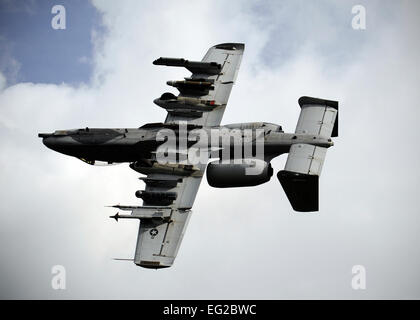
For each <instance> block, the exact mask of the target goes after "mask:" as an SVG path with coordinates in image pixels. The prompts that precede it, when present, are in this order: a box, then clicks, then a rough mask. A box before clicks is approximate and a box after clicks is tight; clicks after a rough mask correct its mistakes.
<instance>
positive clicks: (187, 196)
mask: <svg viewBox="0 0 420 320" xmlns="http://www.w3.org/2000/svg"><path fill="white" fill-rule="evenodd" d="M244 49H245V46H244V44H242V43H223V44H218V45H215V46H213V47H211V48H210V49H209V50H208V52H207V54H206V55H205V56H204V58H203V59H202V60H201V61H189V60H185V59H175V58H159V59H157V60H155V61H154V62H153V64H155V65H163V66H173V67H184V68H186V69H187V70H189V71H190V72H191V73H192V74H191V75H190V76H189V77H186V78H184V79H183V80H179V81H168V82H167V84H168V85H170V86H173V87H175V88H176V89H177V90H178V91H179V95H178V96H176V95H174V94H172V93H164V94H163V95H162V96H161V97H160V98H158V99H156V100H154V102H155V104H157V105H158V106H160V107H162V108H164V109H165V110H166V111H167V113H168V114H167V117H166V120H165V122H164V123H149V124H146V125H144V126H142V127H140V128H134V129H125V128H123V129H94V128H84V129H76V130H58V131H55V132H54V133H40V134H39V137H41V138H43V143H44V144H45V145H46V146H47V147H48V148H50V149H52V150H55V151H57V152H61V153H63V154H66V155H69V156H73V157H76V158H79V159H81V160H83V161H84V162H86V163H88V164H90V165H95V164H97V163H98V162H100V161H102V162H105V163H107V164H112V163H122V162H127V163H130V167H131V168H132V169H133V170H135V171H137V172H139V173H141V174H144V175H145V176H144V177H142V178H140V179H142V180H143V181H144V183H145V185H146V187H145V190H139V191H137V192H136V193H135V195H136V196H137V197H138V198H141V199H142V200H143V205H142V206H123V205H115V206H113V207H114V208H117V209H119V210H122V211H130V212H131V214H119V213H117V214H116V215H115V216H112V218H114V219H115V220H117V221H118V219H139V220H140V227H139V233H138V239H137V246H136V250H135V256H134V259H133V261H134V263H135V264H136V265H138V266H141V267H144V268H153V269H159V268H165V267H170V266H172V264H173V263H174V260H175V257H176V255H177V252H178V249H179V247H180V244H181V241H182V237H183V235H184V232H185V230H186V227H187V224H188V220H189V218H190V216H191V208H192V206H193V203H194V199H195V197H196V194H197V191H198V188H199V185H200V182H201V180H202V177H203V174H204V172H205V170H206V168H207V174H206V175H207V180H208V183H209V185H210V186H213V187H218V188H229V187H249V186H256V185H259V184H262V183H265V182H267V181H269V180H270V178H271V176H272V175H273V169H272V167H271V164H270V161H271V160H272V159H273V158H274V157H277V156H278V155H280V154H283V153H289V155H288V158H287V162H286V165H285V169H284V170H281V171H279V172H278V173H277V178H278V179H279V181H280V183H281V185H282V187H283V189H284V191H285V193H286V196H287V198H288V199H289V201H290V203H291V205H292V207H293V209H294V210H295V211H302V212H308V211H318V178H319V176H320V173H321V168H322V165H323V162H324V158H325V155H326V151H327V149H328V148H329V147H331V146H332V145H333V142H332V140H331V137H337V136H338V102H337V101H331V100H325V99H318V98H311V97H301V98H300V99H299V105H300V107H301V113H300V117H299V120H298V123H297V126H296V130H295V132H294V133H285V132H284V131H283V130H282V127H281V126H280V125H276V124H272V123H266V122H253V123H239V124H231V125H225V126H221V125H220V122H221V120H222V116H223V113H224V111H225V109H226V105H227V102H228V98H229V95H230V92H231V89H232V86H233V85H234V83H235V81H236V77H237V74H238V70H239V66H240V63H241V59H242V55H243V52H244ZM197 131H199V132H200V133H199V134H195V139H194V134H193V133H197ZM233 131H234V132H236V133H238V132H239V138H243V139H242V140H241V139H239V142H238V140H235V139H230V137H229V138H228V139H227V140H226V139H224V138H223V137H224V135H225V133H226V132H228V133H230V132H233ZM162 132H167V134H166V136H165V134H164V135H163V137H162ZM247 132H248V133H249V132H250V134H247ZM214 133H216V134H217V138H216V139H213V138H211V139H210V140H213V141H211V142H210V141H208V139H204V138H203V137H209V136H211V137H213V136H214ZM191 136H193V137H192V138H191ZM197 136H199V137H198V138H197ZM171 137H172V138H173V139H170V138H171ZM169 140H171V141H172V144H170V143H169V142H170V141H169ZM174 141H175V142H174ZM181 145H184V147H183V148H181ZM238 145H239V146H240V148H239V156H238V155H237V153H235V151H236V150H237V149H235V147H237V146H238ZM245 145H248V146H251V147H250V149H251V152H248V153H246V152H245ZM162 146H166V147H165V148H163V151H162ZM258 147H261V149H260V152H258ZM191 150H195V151H197V150H198V151H205V154H207V155H209V157H208V158H204V160H203V161H194V162H193V161H189V157H188V155H189V154H190V151H191ZM261 150H262V152H261ZM225 151H226V154H227V161H226V159H222V158H223V156H224V152H225ZM213 157H214V158H219V159H217V160H214V161H211V162H210V163H209V164H208V162H207V160H208V159H211V158H213ZM162 158H163V159H165V161H161V160H162ZM224 158H226V157H224ZM168 159H169V160H168ZM200 159H201V158H200ZM238 160H240V161H239V162H238ZM248 169H257V170H255V171H254V172H250V171H249V170H248Z"/></svg>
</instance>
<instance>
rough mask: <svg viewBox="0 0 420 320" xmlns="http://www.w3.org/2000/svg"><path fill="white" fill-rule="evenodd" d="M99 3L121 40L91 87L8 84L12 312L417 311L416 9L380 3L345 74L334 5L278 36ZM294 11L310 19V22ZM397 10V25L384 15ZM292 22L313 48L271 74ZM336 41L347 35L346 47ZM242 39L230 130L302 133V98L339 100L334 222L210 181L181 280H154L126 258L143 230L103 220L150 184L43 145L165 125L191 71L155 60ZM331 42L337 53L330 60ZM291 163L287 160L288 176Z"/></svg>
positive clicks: (245, 12) (4, 198) (108, 51)
mask: <svg viewBox="0 0 420 320" xmlns="http://www.w3.org/2000/svg"><path fill="white" fill-rule="evenodd" d="M93 3H94V5H95V6H96V7H97V8H98V10H99V11H100V12H101V13H102V14H103V19H104V20H103V22H104V24H105V26H106V27H107V28H108V32H107V33H106V34H105V36H104V38H100V37H99V36H98V35H95V34H94V36H93V39H94V41H95V48H96V49H95V54H94V65H95V68H94V73H93V75H92V81H91V83H89V84H88V85H82V86H79V87H71V86H68V85H66V84H62V85H53V84H34V83H18V84H16V85H11V86H8V87H7V88H6V87H5V85H2V83H5V80H2V79H4V76H3V77H2V76H1V74H0V88H3V91H0V133H1V138H0V149H1V150H2V152H1V154H0V174H1V177H2V179H1V182H0V184H1V190H2V192H1V193H0V212H2V215H1V216H0V224H1V226H2V227H1V231H2V232H1V233H0V240H1V241H2V242H3V243H10V244H11V245H10V246H3V247H2V248H1V249H0V255H1V257H2V261H7V264H6V265H5V264H2V266H1V267H0V268H1V269H0V276H1V278H2V279H0V280H1V282H2V283H4V286H3V288H6V289H7V290H8V291H2V292H1V295H2V296H3V297H26V298H28V297H32V298H40V297H48V298H112V297H113V298H177V299H183V298H268V299H270V298H364V297H373V298H382V297H399V298H404V297H405V298H418V297H419V293H420V291H419V279H418V276H417V270H418V267H419V261H418V260H417V259H415V258H413V257H416V256H418V252H416V248H417V247H418V245H419V243H418V239H417V237H416V235H417V233H418V215H417V212H416V210H415V208H416V206H417V204H416V202H415V201H416V191H415V190H417V189H418V187H419V182H418V181H419V178H420V173H419V170H418V166H417V158H418V155H419V153H418V151H417V147H416V146H417V140H418V133H417V130H416V128H417V123H416V121H417V119H418V118H419V111H418V110H417V107H416V101H419V98H420V97H419V93H418V90H417V87H418V83H419V79H418V74H417V72H416V68H414V67H413V66H415V65H416V64H417V60H418V53H419V41H418V39H417V38H416V30H418V21H417V18H416V17H415V15H414V13H413V12H415V10H410V9H404V7H403V6H402V5H401V7H400V6H397V5H394V6H393V7H392V8H396V9H395V10H390V9H389V8H382V7H381V5H371V7H369V8H368V16H367V19H368V24H367V25H368V27H367V30H366V31H364V32H365V33H364V34H357V35H355V36H353V37H352V38H351V43H346V44H345V45H346V46H348V47H351V46H358V47H357V50H354V51H352V52H355V53H354V57H352V58H348V57H346V59H345V60H343V61H338V60H337V57H335V59H334V60H329V58H330V55H329V54H326V53H325V52H324V51H323V50H324V49H325V48H328V50H334V49H332V48H334V46H333V44H335V45H337V46H340V45H342V44H343V43H344V42H345V41H346V39H342V38H341V37H340V35H341V34H342V32H344V31H343V30H345V28H346V27H345V26H344V25H348V27H350V21H351V10H350V7H349V8H347V6H350V2H343V4H340V5H337V4H336V3H333V4H331V3H330V2H322V4H323V6H322V7H321V8H317V7H316V6H312V7H311V9H310V10H308V9H305V7H299V5H297V6H294V5H290V4H289V3H287V4H288V6H287V7H286V8H284V7H281V6H279V5H278V3H277V2H272V3H270V6H269V7H268V8H267V10H266V11H269V12H271V14H272V16H274V17H277V16H278V17H281V19H283V20H281V19H280V18H276V19H272V20H270V21H267V20H266V17H265V15H261V14H260V13H258V12H257V9H256V6H255V5H252V4H251V5H249V4H248V3H247V2H239V3H236V2H235V3H233V2H232V3H229V4H227V3H225V2H218V1H216V2H208V1H195V2H193V3H191V2H189V1H177V2H169V1H168V2H165V3H161V2H159V3H156V2H140V1H127V2H126V3H125V5H124V6H122V5H121V4H120V3H116V2H113V1H94V2H93ZM407 4H408V8H410V6H417V4H413V3H407ZM325 8H328V9H329V10H327V11H324V10H325ZM284 9H288V10H286V11H284ZM282 10H283V11H282ZM293 10H300V11H298V12H297V18H296V17H295V18H293ZM334 10H338V11H334ZM389 11H392V12H393V20H392V21H391V22H390V21H388V20H387V19H386V18H385V17H384V16H386V14H388V12H389ZM284 12H289V13H290V15H291V17H287V15H286V14H285V13H284ZM334 12H339V13H340V14H339V16H340V19H341V17H342V18H344V17H346V16H345V14H344V13H342V12H348V14H349V20H348V21H344V22H342V23H343V26H337V25H336V24H337V21H338V22H339V21H341V20H340V19H331V18H328V19H325V20H324V19H322V18H323V17H324V16H328V17H329V15H331V14H332V13H334ZM384 12H385V13H386V14H385V13H384ZM370 15H371V17H372V20H373V21H372V20H369V17H370ZM309 16H310V17H315V18H313V19H314V21H323V23H322V25H321V26H319V25H318V24H316V23H313V24H312V23H311V22H310V21H305V25H306V24H309V26H310V27H311V28H312V29H313V30H312V32H313V34H314V35H316V37H315V38H314V39H311V38H312V37H311V36H308V35H307V34H306V33H305V32H304V30H306V29H305V28H306V27H303V26H302V24H303V23H302V20H303V19H305V17H309ZM284 21H287V24H285V25H284V27H285V28H290V34H287V32H286V35H287V37H285V38H282V39H283V41H288V40H290V41H296V39H295V38H294V37H298V39H299V41H297V42H298V44H299V45H298V46H297V47H296V52H293V53H292V54H291V55H290V56H289V57H288V58H287V59H285V60H284V61H282V63H280V64H274V65H272V64H269V63H267V61H265V59H267V56H266V55H264V54H263V50H266V49H267V46H271V50H273V52H275V51H276V48H278V50H281V49H282V46H283V43H278V42H276V41H273V39H275V34H273V30H274V29H275V28H274V27H277V26H276V23H278V24H279V25H280V24H281V23H284ZM273 24H274V26H273ZM328 30H336V31H335V32H334V34H333V39H334V40H333V41H332V42H331V43H329V40H328V37H327V36H326V32H328ZM337 30H338V31H337ZM354 32H357V31H354ZM359 36H360V39H359V40H358V37H359ZM227 41H229V42H231V41H243V42H245V43H246V52H245V56H244V59H243V62H242V68H241V71H240V73H239V77H238V82H237V84H236V85H235V88H234V90H233V91H232V95H231V99H230V102H229V107H228V109H227V111H226V113H225V117H224V121H223V123H233V122H248V121H269V122H274V123H279V124H282V125H283V127H284V129H286V131H289V132H290V131H293V130H294V126H295V124H296V121H297V117H298V114H299V107H298V105H297V99H298V98H299V97H300V96H301V95H314V96H318V97H323V98H331V99H338V100H339V101H340V137H339V138H337V139H336V144H335V146H334V147H333V148H332V149H331V150H330V151H329V152H328V155H327V159H326V163H325V166H324V170H323V176H322V177H321V185H320V189H321V191H320V202H321V212H320V213H319V214H315V215H307V214H304V215H299V214H296V213H293V212H292V211H291V209H290V206H289V203H288V202H287V199H286V197H285V196H284V194H283V191H282V189H281V186H280V184H279V183H278V181H277V180H276V178H275V177H273V181H271V182H269V183H267V184H265V185H263V186H260V187H256V188H245V189H232V190H217V189H211V188H209V187H208V185H207V183H206V182H205V181H203V183H202V186H201V190H200V191H199V194H198V196H197V199H196V203H195V206H194V214H193V216H192V219H191V222H190V225H189V229H188V231H187V233H186V236H185V238H184V241H183V244H182V247H181V250H180V253H179V256H178V258H177V260H176V264H175V265H174V266H173V267H172V268H170V269H167V270H160V271H159V272H154V271H152V272H151V271H150V270H144V269H141V268H137V267H135V266H134V265H132V264H131V263H127V264H124V263H118V262H114V261H111V260H110V258H112V257H116V256H117V257H124V258H129V257H131V256H132V254H133V251H134V247H135V241H136V236H137V225H136V224H135V223H133V224H131V223H126V222H124V221H123V222H120V223H118V224H115V222H114V221H108V219H107V216H108V215H111V214H113V213H115V212H113V211H112V210H110V209H106V208H103V205H108V204H115V203H123V204H124V203H127V204H130V203H134V202H135V198H134V192H135V191H136V190H137V189H141V187H142V185H141V184H139V182H138V181H137V174H136V173H135V172H134V171H131V170H130V169H129V168H128V167H127V166H126V165H120V166H115V167H105V168H92V167H89V166H87V165H85V164H83V163H81V162H80V161H78V160H75V159H72V158H68V157H65V156H63V155H60V154H57V153H53V152H52V151H50V150H47V149H46V148H45V147H44V146H43V145H42V144H41V141H40V139H38V138H37V137H36V134H37V133H38V132H43V131H47V132H49V131H52V130H54V129H59V128H74V127H85V126H91V127H137V126H140V125H142V124H144V123H147V122H157V121H163V119H164V116H165V113H164V111H163V110H161V109H159V108H158V107H156V106H154V105H153V103H152V100H153V99H154V98H156V97H158V96H159V95H160V94H161V93H162V92H164V91H167V90H168V88H167V86H166V85H165V81H166V80H170V79H179V78H182V77H183V76H185V75H186V73H185V71H184V70H179V69H177V68H163V67H156V66H153V65H152V61H153V60H154V59H155V58H157V57H159V56H175V57H186V58H190V59H200V58H201V57H202V55H203V54H204V53H205V51H206V50H207V48H208V47H209V46H211V45H214V44H216V43H220V42H227ZM320 41H321V42H323V43H327V44H328V45H326V46H325V47H322V48H321V49H322V50H318V49H319V47H317V43H319V42H320ZM315 48H317V49H315ZM337 52H338V51H337ZM356 53H357V54H356ZM284 160H285V157H284V156H283V157H281V158H279V159H276V160H274V162H273V164H274V167H275V169H276V171H277V170H280V169H282V167H283V165H284ZM232 199H234V200H235V199H240V201H233V200H232ZM54 264H63V265H64V266H65V267H66V268H67V274H68V276H69V279H68V281H67V283H68V290H66V291H65V292H63V293H57V292H55V291H53V290H52V289H50V287H49V284H50V276H51V275H50V274H49V272H50V268H51V266H52V265H54ZM355 264H364V265H365V266H366V268H367V274H368V281H367V282H368V290H367V291H366V292H365V293H363V294H361V293H360V292H354V291H353V290H351V286H350V283H351V278H350V277H351V274H350V272H351V267H352V266H353V265H355ZM389 274H398V275H399V277H398V278H396V279H393V278H392V277H390V276H389ZM385 280H386V281H385ZM2 290H3V289H2Z"/></svg>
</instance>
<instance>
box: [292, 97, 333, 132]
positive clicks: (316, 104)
mask: <svg viewBox="0 0 420 320" xmlns="http://www.w3.org/2000/svg"><path fill="white" fill-rule="evenodd" d="M299 105H300V107H301V108H302V111H301V115H300V118H299V121H298V125H297V128H296V133H309V134H316V135H321V136H325V137H338V101H333V100H325V99H319V98H312V97H301V98H299Z"/></svg>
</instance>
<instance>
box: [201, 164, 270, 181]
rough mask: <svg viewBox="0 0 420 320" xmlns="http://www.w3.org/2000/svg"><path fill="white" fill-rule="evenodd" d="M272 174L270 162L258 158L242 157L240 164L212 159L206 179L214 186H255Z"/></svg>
mask: <svg viewBox="0 0 420 320" xmlns="http://www.w3.org/2000/svg"><path fill="white" fill-rule="evenodd" d="M247 168H248V170H247ZM247 171H248V172H247ZM272 176H273V168H272V167H271V164H270V163H267V162H265V161H264V160H259V159H243V160H242V163H240V164H235V163H234V162H233V160H232V161H231V162H230V163H220V162H219V161H213V162H210V163H209V165H208V166H207V181H208V183H209V185H210V186H212V187H215V188H235V187H251V186H257V185H259V184H263V183H265V182H267V181H269V180H270V178H271V177H272Z"/></svg>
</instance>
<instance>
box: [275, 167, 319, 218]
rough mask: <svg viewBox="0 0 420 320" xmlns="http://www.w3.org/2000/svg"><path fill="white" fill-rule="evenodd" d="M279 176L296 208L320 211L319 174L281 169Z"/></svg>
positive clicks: (304, 210) (297, 209)
mask: <svg viewBox="0 0 420 320" xmlns="http://www.w3.org/2000/svg"><path fill="white" fill-rule="evenodd" d="M277 178H278V179H279V181H280V183H281V185H282V187H283V189H284V192H285V193H286V195H287V198H288V199H289V201H290V204H291V205H292V207H293V209H294V210H296V211H300V212H309V211H318V179H319V177H318V176H317V175H310V174H304V173H298V172H292V171H286V170H281V171H279V172H278V173H277Z"/></svg>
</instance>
